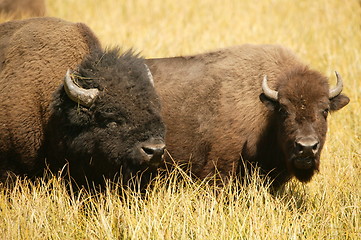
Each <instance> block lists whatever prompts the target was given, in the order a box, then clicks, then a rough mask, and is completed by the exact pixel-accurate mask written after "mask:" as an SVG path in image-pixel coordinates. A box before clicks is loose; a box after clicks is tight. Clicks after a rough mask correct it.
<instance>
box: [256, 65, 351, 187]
mask: <svg viewBox="0 0 361 240" xmlns="http://www.w3.org/2000/svg"><path fill="white" fill-rule="evenodd" d="M336 77H337V86H336V87H335V88H333V89H329V86H328V81H327V78H326V77H324V76H322V75H321V74H319V73H318V72H316V71H312V70H309V69H308V68H303V69H297V70H294V71H291V72H288V73H286V74H284V75H282V76H281V77H280V78H279V79H277V82H278V83H279V86H278V90H277V91H275V90H272V89H271V88H270V87H269V86H268V83H267V76H264V79H263V83H262V90H263V94H261V100H262V102H263V103H265V104H266V106H268V108H270V109H272V110H273V112H274V113H275V115H276V116H275V119H276V122H277V123H276V125H277V135H278V136H277V139H278V140H277V141H278V145H279V146H280V149H281V151H282V154H283V156H284V159H285V161H286V163H285V164H286V166H287V169H288V171H289V172H290V173H291V174H292V175H294V176H296V178H297V179H298V180H300V181H302V182H307V181H309V180H311V178H312V176H313V175H314V172H315V171H318V169H319V164H320V153H321V150H322V147H323V145H324V143H325V139H326V132H327V115H328V114H329V112H332V111H336V110H339V109H341V108H342V107H344V106H345V105H347V104H348V102H349V98H348V97H347V96H345V95H342V94H341V91H342V88H343V83H342V79H341V76H340V75H339V74H338V73H337V72H336Z"/></svg>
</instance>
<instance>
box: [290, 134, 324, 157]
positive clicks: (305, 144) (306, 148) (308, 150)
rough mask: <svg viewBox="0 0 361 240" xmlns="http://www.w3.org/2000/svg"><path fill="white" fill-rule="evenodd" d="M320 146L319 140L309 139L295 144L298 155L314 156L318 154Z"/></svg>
mask: <svg viewBox="0 0 361 240" xmlns="http://www.w3.org/2000/svg"><path fill="white" fill-rule="evenodd" d="M319 145H320V143H319V141H318V140H316V139H315V138H308V137H307V138H302V139H299V140H298V141H296V142H295V148H296V152H297V153H298V154H307V155H314V154H316V153H317V152H318V148H319Z"/></svg>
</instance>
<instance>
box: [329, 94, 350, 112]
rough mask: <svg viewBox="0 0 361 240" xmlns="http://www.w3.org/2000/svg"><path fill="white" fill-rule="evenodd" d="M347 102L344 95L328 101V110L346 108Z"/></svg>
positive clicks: (348, 100) (347, 99)
mask: <svg viewBox="0 0 361 240" xmlns="http://www.w3.org/2000/svg"><path fill="white" fill-rule="evenodd" d="M349 102H350V99H349V98H348V97H347V96H346V95H343V94H340V95H338V96H336V97H334V98H331V99H330V110H331V111H337V110H339V109H341V108H343V107H344V106H346V105H347V104H348V103H349Z"/></svg>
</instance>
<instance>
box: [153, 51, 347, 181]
mask: <svg viewBox="0 0 361 240" xmlns="http://www.w3.org/2000/svg"><path fill="white" fill-rule="evenodd" d="M147 65H148V66H149V68H150V69H151V72H152V73H153V76H154V81H155V87H156V90H157V92H158V94H159V96H160V99H161V104H162V116H163V120H164V122H165V123H166V126H167V136H166V139H167V150H168V151H169V152H170V154H171V156H172V157H173V158H174V159H175V160H176V161H178V162H181V163H182V162H188V161H189V162H190V164H191V170H192V172H193V173H194V174H195V175H196V176H198V177H200V178H204V177H206V176H209V175H212V174H213V173H215V172H218V173H219V174H220V175H221V177H222V178H224V179H226V178H227V177H228V176H230V175H235V174H237V173H240V174H241V175H244V173H245V171H246V170H247V169H248V168H249V169H248V170H251V168H253V166H259V167H260V169H261V171H262V172H263V173H264V174H267V175H268V176H269V177H270V178H271V180H273V186H279V185H282V184H283V183H285V182H287V181H288V180H289V179H290V178H292V177H293V176H295V177H296V178H297V179H298V180H300V181H302V182H308V181H310V180H311V178H312V176H313V175H314V173H315V172H316V171H318V170H319V164H320V154H321V150H322V147H323V145H324V143H325V138H326V131H327V115H328V113H329V112H332V111H336V110H338V109H340V108H342V107H344V106H345V105H346V104H347V103H348V102H349V98H348V97H347V96H345V95H342V94H341V91H342V79H341V77H340V75H338V74H336V77H337V86H336V87H335V88H332V89H329V85H328V80H327V78H326V77H325V76H323V75H322V74H320V73H319V72H317V71H315V70H312V69H310V68H309V67H308V66H306V65H305V64H303V63H302V62H300V61H299V60H298V59H297V57H296V56H295V55H294V54H293V53H292V52H291V51H289V50H288V49H286V48H284V47H281V46H277V45H242V46H237V47H232V48H227V49H223V50H219V51H215V52H210V53H205V54H199V55H194V56H187V57H174V58H163V59H149V60H147Z"/></svg>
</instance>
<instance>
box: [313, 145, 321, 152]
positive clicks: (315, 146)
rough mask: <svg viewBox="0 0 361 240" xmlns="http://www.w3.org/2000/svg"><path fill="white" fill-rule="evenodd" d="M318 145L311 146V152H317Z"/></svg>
mask: <svg viewBox="0 0 361 240" xmlns="http://www.w3.org/2000/svg"><path fill="white" fill-rule="evenodd" d="M318 145H320V144H319V143H316V144H315V145H313V147H312V150H313V151H317V150H318Z"/></svg>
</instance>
